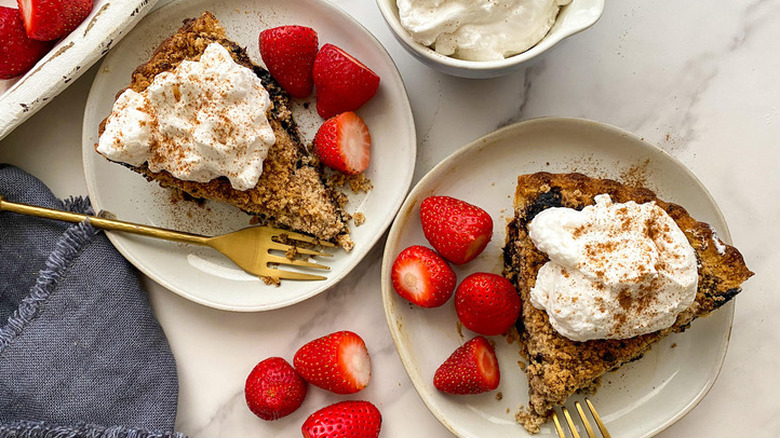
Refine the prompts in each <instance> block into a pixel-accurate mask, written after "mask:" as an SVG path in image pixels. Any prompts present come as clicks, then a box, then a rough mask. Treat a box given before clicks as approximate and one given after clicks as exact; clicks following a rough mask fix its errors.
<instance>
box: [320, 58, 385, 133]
mask: <svg viewBox="0 0 780 438" xmlns="http://www.w3.org/2000/svg"><path fill="white" fill-rule="evenodd" d="M313 74H314V85H315V86H316V87H317V113H318V114H319V115H320V117H322V118H323V119H327V118H329V117H333V116H335V115H336V114H338V113H343V112H345V111H355V110H356V109H358V108H360V107H361V106H363V104H364V103H366V102H368V101H369V100H371V98H372V97H374V94H376V90H377V89H378V88H379V76H378V75H377V74H376V73H374V72H373V71H372V70H371V69H370V68H368V67H366V66H365V65H363V63H362V62H360V61H358V60H357V59H355V57H353V56H352V55H350V54H349V53H347V52H345V51H344V50H343V49H341V48H339V47H337V46H334V45H333V44H325V45H324V46H322V48H321V49H320V51H319V53H317V57H316V58H315V59H314V71H313Z"/></svg>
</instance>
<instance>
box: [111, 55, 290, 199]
mask: <svg viewBox="0 0 780 438" xmlns="http://www.w3.org/2000/svg"><path fill="white" fill-rule="evenodd" d="M270 108H271V100H270V96H269V94H268V91H267V90H266V89H265V88H264V87H263V84H262V82H261V81H260V78H258V77H257V75H255V74H254V72H253V71H252V70H251V69H249V68H247V67H244V66H241V65H239V64H236V63H235V62H234V61H233V58H232V57H231V56H230V53H229V52H228V51H227V49H225V48H224V47H223V46H222V45H221V44H218V43H211V44H209V46H208V47H207V48H206V50H205V51H204V52H203V54H202V55H201V57H200V60H199V61H182V63H181V64H180V65H179V66H177V67H176V69H175V70H173V71H170V72H163V73H160V74H158V75H156V76H155V78H154V80H153V81H152V83H151V84H150V85H149V86H148V87H147V88H146V89H145V90H144V91H143V92H141V93H137V92H135V91H133V90H130V89H128V90H126V91H124V92H123V93H122V94H121V95H120V96H119V97H118V98H117V100H116V102H114V106H113V109H112V111H111V115H109V117H108V119H107V121H106V125H105V130H104V131H103V133H102V134H101V136H100V139H99V140H98V146H97V151H98V152H99V153H101V154H103V155H104V156H105V157H106V158H108V159H109V160H112V161H119V162H123V163H127V164H130V165H133V166H140V165H142V164H143V163H144V162H146V163H148V166H149V170H151V171H152V172H160V171H162V170H166V171H168V172H170V173H171V174H172V175H173V176H175V177H176V178H179V179H182V180H188V181H197V182H207V181H210V180H212V179H214V178H217V177H220V176H224V177H227V178H228V179H229V180H230V183H231V185H232V187H233V188H234V189H236V190H248V189H250V188H252V187H254V186H255V185H256V184H257V180H258V179H259V178H260V175H261V174H262V173H263V160H265V158H266V157H267V155H268V150H269V149H270V147H271V146H272V145H273V144H274V142H275V141H276V138H275V136H274V133H273V129H272V128H271V125H270V124H269V122H268V118H267V112H268V110H269V109H270Z"/></svg>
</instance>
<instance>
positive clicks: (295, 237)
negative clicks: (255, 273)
mask: <svg viewBox="0 0 780 438" xmlns="http://www.w3.org/2000/svg"><path fill="white" fill-rule="evenodd" d="M276 231H277V233H275V234H274V235H273V236H272V238H271V241H270V242H269V243H268V249H269V250H272V249H273V250H278V251H282V252H287V251H289V250H291V249H292V251H293V254H295V255H297V254H302V255H307V256H320V257H332V254H328V253H326V252H322V251H316V250H313V249H310V248H303V247H301V246H299V245H298V244H299V243H300V242H304V243H307V244H311V245H320V246H327V247H331V248H334V247H335V246H336V245H334V244H332V243H330V242H324V241H321V240H319V239H317V238H314V237H311V236H307V235H305V234H300V233H295V232H292V231H285V230H276ZM265 258H266V262H267V263H274V264H278V265H288V266H298V267H301V268H313V269H321V270H325V271H329V270H330V267H329V266H326V265H323V264H320V263H315V262H309V261H306V260H301V259H296V258H292V257H287V256H276V255H272V254H268V255H266V256H265ZM268 269H269V270H270V271H272V272H273V274H272V275H273V277H276V278H279V279H283V280H325V279H327V277H324V276H322V275H314V274H307V273H303V272H294V271H284V270H278V269H272V268H268Z"/></svg>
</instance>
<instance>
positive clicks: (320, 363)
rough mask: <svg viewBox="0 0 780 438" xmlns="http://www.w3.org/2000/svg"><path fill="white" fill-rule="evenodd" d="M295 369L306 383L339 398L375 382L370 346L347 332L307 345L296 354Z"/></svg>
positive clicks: (337, 333) (316, 340)
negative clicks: (372, 375) (369, 353)
mask: <svg viewBox="0 0 780 438" xmlns="http://www.w3.org/2000/svg"><path fill="white" fill-rule="evenodd" d="M293 365H294V366H295V370H296V371H298V374H300V375H301V377H303V378H304V380H306V381H307V382H309V383H311V384H312V385H315V386H319V387H320V388H322V389H326V390H328V391H331V392H335V393H336V394H352V393H355V392H358V391H360V390H361V389H363V388H365V387H366V386H367V385H368V382H369V381H370V380H371V358H370V357H369V356H368V351H367V350H366V343H365V342H363V339H361V338H360V336H358V335H357V334H355V333H353V332H350V331H346V330H344V331H340V332H336V333H331V334H329V335H327V336H323V337H321V338H318V339H315V340H313V341H311V342H309V343H308V344H306V345H304V346H303V347H301V348H300V349H299V350H298V351H297V352H296V353H295V357H294V358H293Z"/></svg>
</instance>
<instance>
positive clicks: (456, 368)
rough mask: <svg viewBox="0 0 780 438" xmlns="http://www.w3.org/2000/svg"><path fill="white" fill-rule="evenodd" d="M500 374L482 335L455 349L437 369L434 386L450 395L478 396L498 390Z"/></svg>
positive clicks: (488, 344) (496, 362) (494, 353)
mask: <svg viewBox="0 0 780 438" xmlns="http://www.w3.org/2000/svg"><path fill="white" fill-rule="evenodd" d="M500 380H501V374H500V372H499V370H498V359H496V352H495V350H493V347H492V346H491V345H490V343H489V342H488V341H487V339H485V338H483V337H482V336H477V337H476V338H474V339H472V340H470V341H468V342H466V343H465V344H463V345H462V346H460V347H458V349H457V350H455V351H454V352H453V353H452V355H450V357H448V358H447V360H446V361H444V363H443V364H441V366H440V367H439V368H438V369H437V370H436V373H435V374H434V376H433V386H435V387H436V389H438V390H439V391H443V392H446V393H449V394H457V395H463V394H479V393H482V392H487V391H492V390H494V389H496V388H498V383H499V381H500Z"/></svg>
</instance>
